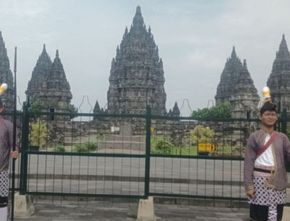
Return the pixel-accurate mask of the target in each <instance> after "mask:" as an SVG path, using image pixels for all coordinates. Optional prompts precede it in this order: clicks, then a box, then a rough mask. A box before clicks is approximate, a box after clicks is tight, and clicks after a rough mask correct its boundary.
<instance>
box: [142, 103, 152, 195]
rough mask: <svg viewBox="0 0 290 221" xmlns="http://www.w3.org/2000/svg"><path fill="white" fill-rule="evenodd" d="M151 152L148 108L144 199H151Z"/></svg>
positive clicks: (149, 110) (148, 111) (149, 113)
mask: <svg viewBox="0 0 290 221" xmlns="http://www.w3.org/2000/svg"><path fill="white" fill-rule="evenodd" d="M150 150H151V108H150V106H147V107H146V151H145V154H146V156H145V188H144V197H145V198H148V197H149V185H150Z"/></svg>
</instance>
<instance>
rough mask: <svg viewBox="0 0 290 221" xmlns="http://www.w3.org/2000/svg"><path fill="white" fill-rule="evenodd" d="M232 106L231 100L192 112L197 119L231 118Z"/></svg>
mask: <svg viewBox="0 0 290 221" xmlns="http://www.w3.org/2000/svg"><path fill="white" fill-rule="evenodd" d="M231 112H232V108H231V105H230V103H229V102H224V103H220V104H218V105H216V106H214V107H211V108H203V109H198V110H197V111H193V112H192V115H191V116H192V117H193V118H194V119H197V120H214V119H229V118H231Z"/></svg>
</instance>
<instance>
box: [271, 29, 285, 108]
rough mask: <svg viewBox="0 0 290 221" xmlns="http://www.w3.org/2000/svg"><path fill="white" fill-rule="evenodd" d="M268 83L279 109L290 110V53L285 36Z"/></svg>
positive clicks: (273, 99)
mask: <svg viewBox="0 0 290 221" xmlns="http://www.w3.org/2000/svg"><path fill="white" fill-rule="evenodd" d="M267 85H268V87H269V88H270V91H271V97H272V101H273V102H274V103H276V104H277V105H278V108H279V111H282V110H283V109H286V111H287V112H288V113H289V112H290V53H289V50H288V47H287V42H286V40H285V36H284V35H283V36H282V41H281V43H280V46H279V50H278V52H277V53H276V58H275V60H274V62H273V66H272V72H271V74H270V76H269V78H268V81H267Z"/></svg>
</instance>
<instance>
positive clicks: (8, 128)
mask: <svg viewBox="0 0 290 221" xmlns="http://www.w3.org/2000/svg"><path fill="white" fill-rule="evenodd" d="M4 110H5V107H4V104H3V102H2V100H1V99H0V220H1V221H6V220H7V206H8V193H9V173H8V169H9V158H10V157H13V158H17V157H18V151H12V145H13V124H12V123H11V122H10V121H9V120H6V119H4V117H3V112H4Z"/></svg>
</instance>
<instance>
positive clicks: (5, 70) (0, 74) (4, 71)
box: [0, 31, 14, 112]
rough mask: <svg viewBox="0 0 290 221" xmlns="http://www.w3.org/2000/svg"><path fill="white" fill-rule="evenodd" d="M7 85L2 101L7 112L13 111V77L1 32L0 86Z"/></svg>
mask: <svg viewBox="0 0 290 221" xmlns="http://www.w3.org/2000/svg"><path fill="white" fill-rule="evenodd" d="M2 83H6V84H7V85H8V89H7V91H6V92H5V93H4V94H3V95H1V96H0V97H1V99H2V101H3V102H4V104H5V106H6V110H7V112H11V111H13V107H14V105H13V95H14V91H13V75H12V71H11V70H10V63H9V59H8V56H7V49H6V47H5V43H4V40H3V37H2V32H1V31H0V84H2Z"/></svg>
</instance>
